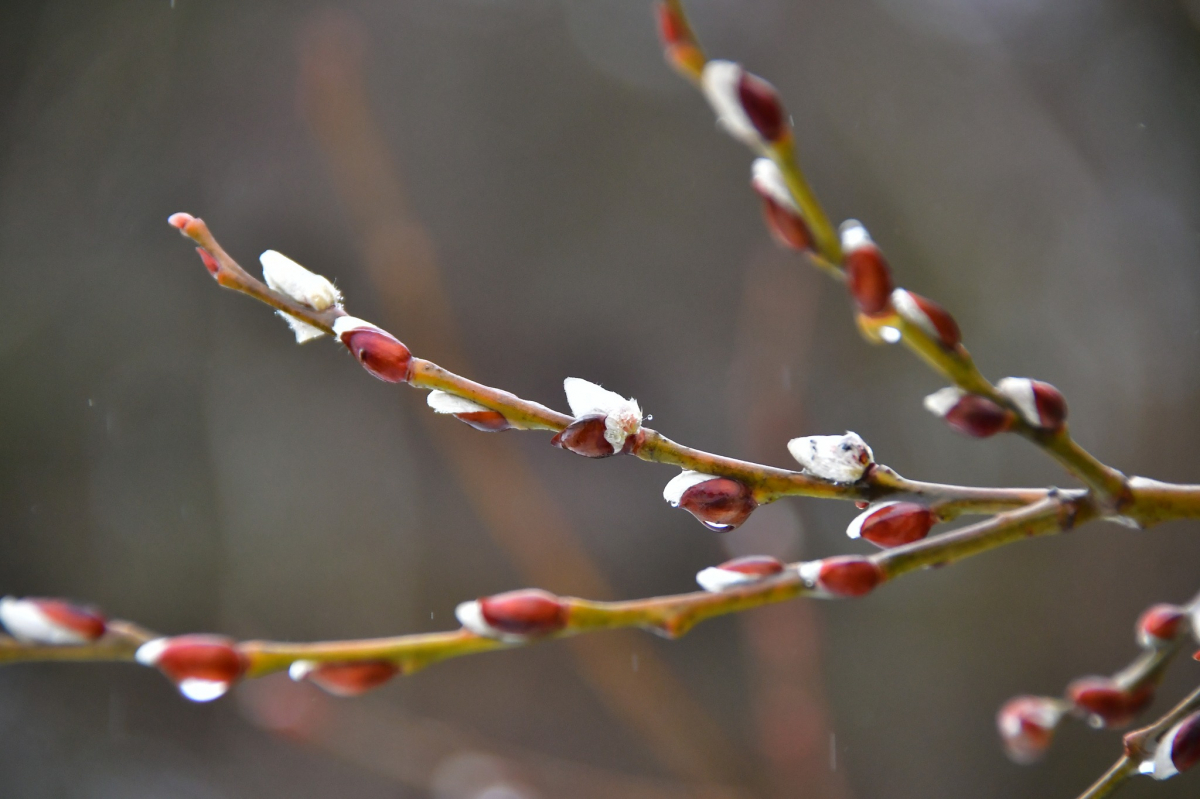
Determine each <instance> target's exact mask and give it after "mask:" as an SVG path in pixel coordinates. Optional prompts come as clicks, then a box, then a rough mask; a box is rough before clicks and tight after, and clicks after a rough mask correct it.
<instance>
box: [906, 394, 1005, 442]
mask: <svg viewBox="0 0 1200 799" xmlns="http://www.w3.org/2000/svg"><path fill="white" fill-rule="evenodd" d="M925 409H926V410H928V411H929V412H930V413H932V414H933V415H934V416H940V417H941V418H943V419H945V420H946V424H948V425H950V426H951V427H952V428H954V429H955V430H957V431H958V432H960V433H962V434H963V435H965V436H971V437H972V438H988V437H989V436H994V435H996V434H997V433H999V432H1002V431H1004V430H1007V429H1008V428H1009V427H1011V426H1012V423H1013V422H1014V421H1015V419H1014V417H1013V413H1012V411H1010V410H1008V409H1007V408H1002V407H1000V406H999V405H997V404H996V403H994V402H992V401H991V400H990V399H988V398H987V397H981V396H979V395H978V394H968V393H967V392H965V391H963V390H962V389H961V388H955V387H954V386H947V387H946V388H943V389H940V390H938V391H935V392H933V393H932V394H930V395H929V396H928V397H926V398H925Z"/></svg>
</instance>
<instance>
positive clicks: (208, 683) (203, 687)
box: [179, 677, 229, 702]
mask: <svg viewBox="0 0 1200 799" xmlns="http://www.w3.org/2000/svg"><path fill="white" fill-rule="evenodd" d="M228 690H229V683H227V682H221V681H220V680H199V679H195V678H191V677H189V678H188V679H186V680H180V681H179V693H181V694H183V695H184V696H185V697H187V698H188V699H190V700H192V701H193V702H211V701H213V700H214V699H217V698H219V697H221V696H224V695H225V692H226V691H228Z"/></svg>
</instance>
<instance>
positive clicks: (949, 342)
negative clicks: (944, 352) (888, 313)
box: [892, 289, 962, 350]
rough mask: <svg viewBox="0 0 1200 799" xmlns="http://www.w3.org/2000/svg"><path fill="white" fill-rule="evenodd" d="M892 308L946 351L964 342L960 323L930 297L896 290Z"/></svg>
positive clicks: (893, 295) (893, 293) (893, 294)
mask: <svg viewBox="0 0 1200 799" xmlns="http://www.w3.org/2000/svg"><path fill="white" fill-rule="evenodd" d="M892 306H893V307H894V308H895V309H896V311H897V313H899V314H900V315H901V316H902V317H904V319H905V320H906V321H908V322H910V323H911V324H914V325H916V326H917V327H919V328H920V329H921V330H923V331H925V333H926V334H927V335H928V336H929V337H930V338H932V339H934V340H935V341H937V342H938V343H939V344H941V345H942V346H943V347H945V348H946V349H948V350H952V349H954V348H955V347H957V346H958V345H959V344H960V343H961V342H962V331H960V330H959V329H958V322H956V321H954V317H953V316H951V315H950V312H949V311H947V310H946V309H945V308H943V307H942V306H940V305H938V304H937V303H936V302H934V301H933V300H931V299H929V298H928V297H922V296H921V295H920V294H917V293H915V292H912V291H907V290H905V289H896V290H895V291H893V292H892Z"/></svg>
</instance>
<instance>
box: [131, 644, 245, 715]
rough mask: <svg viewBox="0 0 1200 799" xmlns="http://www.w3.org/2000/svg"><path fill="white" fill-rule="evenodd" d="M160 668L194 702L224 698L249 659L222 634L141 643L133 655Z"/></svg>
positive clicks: (147, 663)
mask: <svg viewBox="0 0 1200 799" xmlns="http://www.w3.org/2000/svg"><path fill="white" fill-rule="evenodd" d="M134 657H135V658H136V659H137V662H138V663H141V664H142V665H143V666H151V667H153V668H156V669H158V670H159V671H161V672H162V673H163V674H164V675H166V677H167V679H169V680H170V681H171V682H173V683H175V685H176V686H177V687H178V688H179V692H180V693H181V694H183V695H184V696H185V697H187V698H188V699H190V700H192V701H193V702H211V701H212V700H214V699H216V698H218V697H220V696H222V695H224V694H225V692H226V691H228V690H229V688H230V686H232V685H233V684H234V683H235V682H237V681H238V680H239V679H240V678H241V677H242V675H243V674H245V673H246V667H247V666H248V665H249V664H248V662H247V660H246V656H245V655H243V654H242V653H241V652H240V651H238V649H237V646H236V645H235V644H234V642H233V641H232V640H230V639H228V638H224V637H222V636H219V635H180V636H177V637H175V638H156V639H155V640H153V641H150V642H148V643H145V644H142V645H141V646H140V647H139V648H138V651H137V654H136V655H135V656H134Z"/></svg>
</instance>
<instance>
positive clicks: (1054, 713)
mask: <svg viewBox="0 0 1200 799" xmlns="http://www.w3.org/2000/svg"><path fill="white" fill-rule="evenodd" d="M1065 711H1066V707H1065V706H1064V704H1063V702H1062V701H1061V700H1058V699H1051V698H1050V697H1048V696H1018V697H1014V698H1013V699H1010V700H1008V702H1006V703H1005V704H1004V707H1002V708H1000V712H999V713H997V714H996V729H997V730H999V732H1000V740H1001V741H1003V743H1004V751H1005V752H1006V753H1007V754H1008V756H1009V757H1010V758H1012V760H1013V761H1014V762H1017V763H1021V764H1028V763H1034V762H1037V761H1038V760H1041V759H1042V757H1043V756H1044V755H1045V754H1046V750H1048V749H1049V748H1050V743H1051V742H1052V741H1053V740H1054V729H1055V728H1056V727H1057V726H1058V722H1059V720H1060V719H1062V717H1063V713H1064V712H1065Z"/></svg>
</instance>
